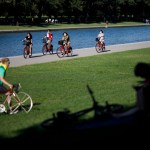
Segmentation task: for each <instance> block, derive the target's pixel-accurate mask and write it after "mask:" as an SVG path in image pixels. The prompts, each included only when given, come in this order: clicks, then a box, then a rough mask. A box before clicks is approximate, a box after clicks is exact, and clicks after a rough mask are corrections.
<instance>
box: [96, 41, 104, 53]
mask: <svg viewBox="0 0 150 150" xmlns="http://www.w3.org/2000/svg"><path fill="white" fill-rule="evenodd" d="M95 49H96V51H97V52H98V53H100V52H102V47H101V46H100V47H99V44H98V43H96V45H95Z"/></svg>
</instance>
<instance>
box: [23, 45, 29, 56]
mask: <svg viewBox="0 0 150 150" xmlns="http://www.w3.org/2000/svg"><path fill="white" fill-rule="evenodd" d="M28 55H29V48H28V47H27V46H26V47H25V48H24V51H23V56H24V58H25V59H26V58H27V56H28Z"/></svg>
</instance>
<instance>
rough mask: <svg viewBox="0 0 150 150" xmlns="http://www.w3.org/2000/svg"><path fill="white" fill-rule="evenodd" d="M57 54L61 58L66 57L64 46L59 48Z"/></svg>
mask: <svg viewBox="0 0 150 150" xmlns="http://www.w3.org/2000/svg"><path fill="white" fill-rule="evenodd" d="M56 53H57V56H58V57H59V58H62V57H64V55H65V50H64V48H63V47H62V46H60V47H58V48H57V50H56Z"/></svg>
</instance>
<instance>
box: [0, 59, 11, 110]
mask: <svg viewBox="0 0 150 150" xmlns="http://www.w3.org/2000/svg"><path fill="white" fill-rule="evenodd" d="M9 65H10V60H9V58H2V59H1V61H0V94H5V96H6V100H7V102H8V106H9V108H10V113H11V107H10V104H11V97H10V91H9V90H8V89H7V87H8V88H9V89H12V88H13V85H12V84H10V83H9V82H8V81H7V80H6V79H5V76H6V70H7V69H8V67H9Z"/></svg>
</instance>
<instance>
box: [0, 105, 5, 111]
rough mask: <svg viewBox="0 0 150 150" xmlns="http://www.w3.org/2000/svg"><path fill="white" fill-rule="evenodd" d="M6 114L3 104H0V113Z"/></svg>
mask: <svg viewBox="0 0 150 150" xmlns="http://www.w3.org/2000/svg"><path fill="white" fill-rule="evenodd" d="M3 112H6V108H5V106H4V105H3V104H0V113H3Z"/></svg>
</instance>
